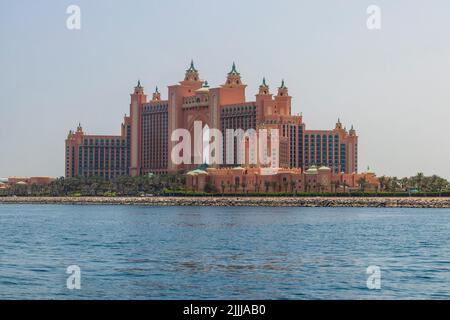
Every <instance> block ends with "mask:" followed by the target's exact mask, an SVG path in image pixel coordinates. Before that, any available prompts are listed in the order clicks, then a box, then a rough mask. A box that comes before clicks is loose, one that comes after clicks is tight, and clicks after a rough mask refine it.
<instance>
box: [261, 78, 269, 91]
mask: <svg viewBox="0 0 450 320" xmlns="http://www.w3.org/2000/svg"><path fill="white" fill-rule="evenodd" d="M259 94H269V86H268V85H267V83H266V77H263V80H262V83H261V85H260V86H259Z"/></svg>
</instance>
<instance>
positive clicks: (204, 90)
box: [195, 81, 209, 93]
mask: <svg viewBox="0 0 450 320" xmlns="http://www.w3.org/2000/svg"><path fill="white" fill-rule="evenodd" d="M195 92H196V93H209V84H208V81H205V82H204V83H203V86H202V87H201V88H200V89H197V90H195Z"/></svg>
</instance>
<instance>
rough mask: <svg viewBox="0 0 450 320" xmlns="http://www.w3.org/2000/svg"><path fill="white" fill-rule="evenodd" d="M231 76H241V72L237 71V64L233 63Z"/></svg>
mask: <svg viewBox="0 0 450 320" xmlns="http://www.w3.org/2000/svg"><path fill="white" fill-rule="evenodd" d="M228 74H229V75H239V72H237V70H236V64H235V63H234V62H233V66H232V67H231V71H230V72H229V73H228Z"/></svg>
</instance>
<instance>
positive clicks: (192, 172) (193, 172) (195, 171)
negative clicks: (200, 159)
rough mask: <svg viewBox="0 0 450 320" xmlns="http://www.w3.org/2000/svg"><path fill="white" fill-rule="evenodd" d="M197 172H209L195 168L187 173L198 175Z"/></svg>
mask: <svg viewBox="0 0 450 320" xmlns="http://www.w3.org/2000/svg"><path fill="white" fill-rule="evenodd" d="M197 174H208V173H207V172H206V171H204V170H200V169H195V170H192V171H189V172H188V173H187V175H190V176H194V175H197Z"/></svg>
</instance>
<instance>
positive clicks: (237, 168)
mask: <svg viewBox="0 0 450 320" xmlns="http://www.w3.org/2000/svg"><path fill="white" fill-rule="evenodd" d="M233 170H245V169H244V168H242V167H240V166H238V167H234V168H233Z"/></svg>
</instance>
